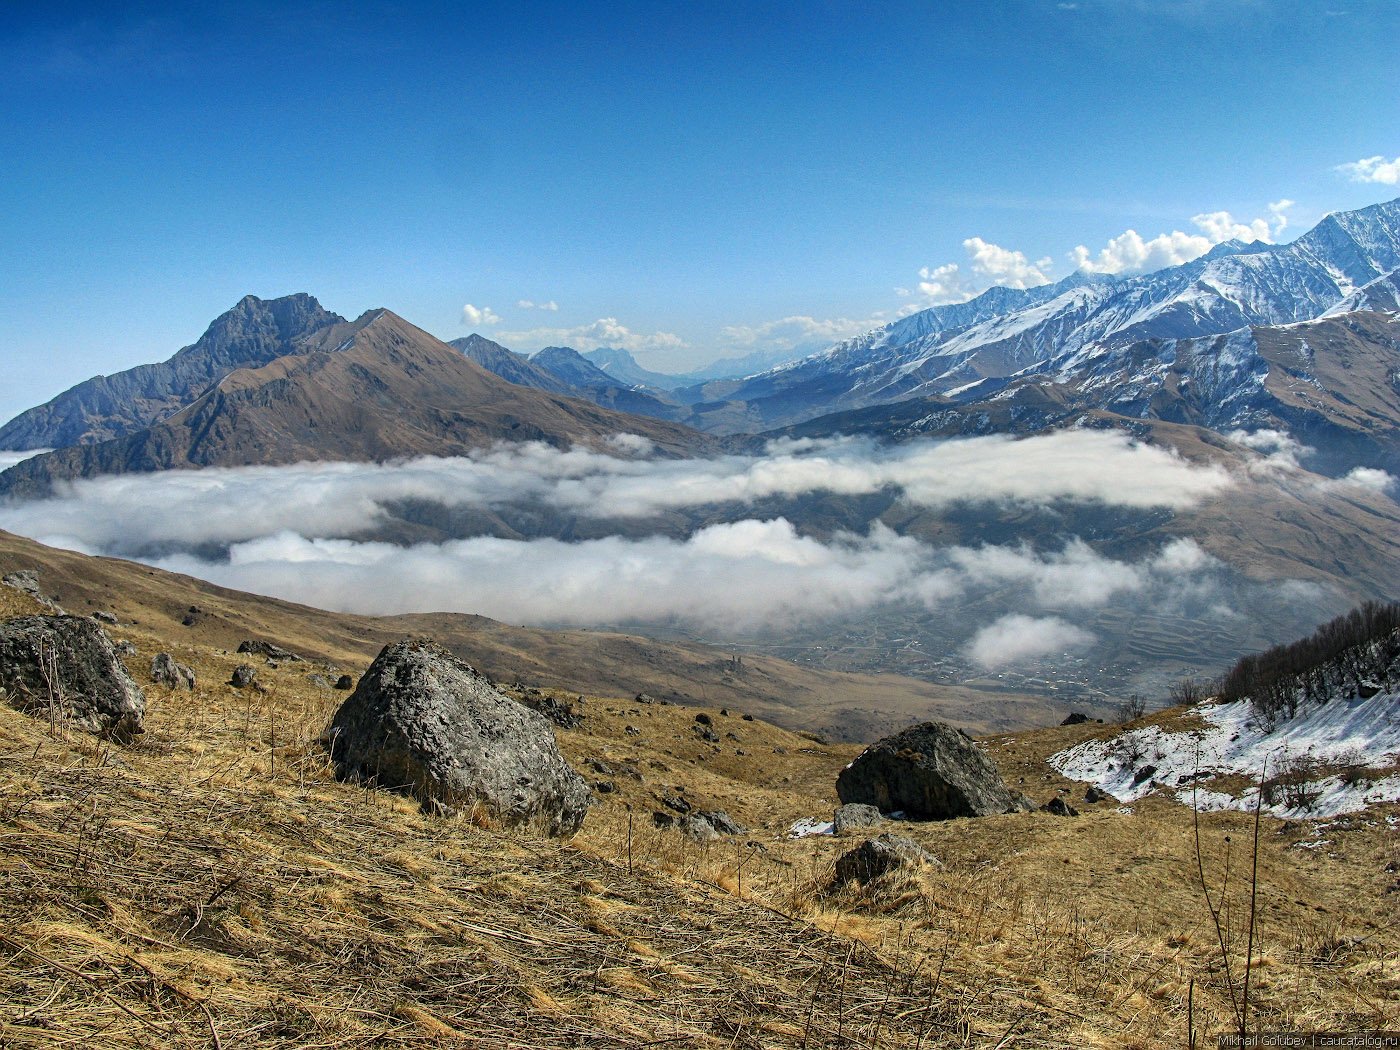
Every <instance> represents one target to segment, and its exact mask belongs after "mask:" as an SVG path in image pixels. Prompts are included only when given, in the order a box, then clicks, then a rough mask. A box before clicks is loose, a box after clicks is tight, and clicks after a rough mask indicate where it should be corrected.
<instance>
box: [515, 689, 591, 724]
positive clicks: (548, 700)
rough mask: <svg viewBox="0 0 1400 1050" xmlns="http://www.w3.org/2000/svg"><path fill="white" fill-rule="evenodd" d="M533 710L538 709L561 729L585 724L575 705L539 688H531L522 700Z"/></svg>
mask: <svg viewBox="0 0 1400 1050" xmlns="http://www.w3.org/2000/svg"><path fill="white" fill-rule="evenodd" d="M521 702H522V703H523V704H524V705H525V706H526V707H528V708H530V710H532V711H538V712H539V713H540V714H542V715H544V716H545V718H548V719H549V720H550V721H551V722H553V723H554V724H555V725H557V726H558V727H559V728H560V729H577V728H578V727H579V726H581V725H583V716H582V715H581V714H579V713H578V712H576V711H575V710H574V705H573V704H572V703H568V702H566V701H563V700H558V699H556V698H555V697H552V696H546V695H545V694H544V693H541V692H540V691H539V690H538V689H531V690H530V691H529V692H528V693H527V694H526V695H525V698H524V699H523V700H522V701H521Z"/></svg>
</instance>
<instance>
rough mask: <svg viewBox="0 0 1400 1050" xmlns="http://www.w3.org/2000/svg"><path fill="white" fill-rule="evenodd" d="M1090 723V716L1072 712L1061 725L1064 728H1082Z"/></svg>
mask: <svg viewBox="0 0 1400 1050" xmlns="http://www.w3.org/2000/svg"><path fill="white" fill-rule="evenodd" d="M1087 721H1089V716H1088V715H1086V714H1084V713H1083V712H1080V711H1071V712H1070V713H1069V715H1067V716H1066V718H1065V720H1064V721H1063V722H1061V723H1060V725H1062V726H1082V725H1083V724H1084V723H1085V722H1087Z"/></svg>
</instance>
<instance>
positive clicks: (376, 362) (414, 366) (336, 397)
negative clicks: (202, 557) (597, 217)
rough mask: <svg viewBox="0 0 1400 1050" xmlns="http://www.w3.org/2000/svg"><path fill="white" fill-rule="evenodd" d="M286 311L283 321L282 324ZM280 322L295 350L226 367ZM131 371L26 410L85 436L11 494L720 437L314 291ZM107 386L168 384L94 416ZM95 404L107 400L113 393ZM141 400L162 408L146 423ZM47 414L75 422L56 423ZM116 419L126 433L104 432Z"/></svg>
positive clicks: (703, 445)
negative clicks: (341, 307)
mask: <svg viewBox="0 0 1400 1050" xmlns="http://www.w3.org/2000/svg"><path fill="white" fill-rule="evenodd" d="M278 318H282V319H284V322H283V323H281V324H280V326H278V327H276V328H275V329H270V328H269V322H271V323H273V324H276V322H277V319H278ZM288 318H290V319H292V321H291V322H287V321H286V319H288ZM327 319H330V320H329V321H328V320H327ZM272 330H275V331H276V332H277V335H278V338H279V339H281V340H282V341H281V343H279V344H277V348H278V349H282V350H283V351H284V353H282V354H281V355H280V356H274V357H273V358H272V359H271V360H270V361H268V362H266V363H261V362H256V361H255V363H254V364H251V365H249V366H245V367H242V368H234V369H228V368H227V366H226V362H227V361H229V360H233V359H237V360H248V358H249V356H250V354H251V353H252V352H253V351H255V350H257V349H259V348H263V347H269V346H270V338H269V332H270V331H272ZM230 333H238V335H237V336H235V335H230ZM243 335H246V336H247V337H248V338H247V339H246V341H240V336H243ZM177 367H179V368H181V369H184V373H179V374H190V375H213V376H217V378H216V379H214V381H213V382H212V384H210V385H208V386H207V388H196V386H195V385H194V384H193V383H187V384H185V385H184V386H183V388H180V387H179V386H178V385H177V384H176V383H175V381H173V380H171V379H169V377H170V376H171V375H172V374H177V373H176V371H175V370H176V368H177ZM133 372H134V373H137V374H139V376H140V377H141V378H142V379H147V378H149V377H154V378H150V380H149V382H148V383H147V384H146V385H145V386H139V385H138V382H137V380H136V379H134V378H132V376H133V373H122V374H120V375H118V376H115V377H112V378H111V379H101V380H90V381H89V382H88V383H87V384H83V385H81V386H80V387H77V388H74V390H71V391H68V392H67V393H65V394H61V395H60V396H59V397H58V398H55V399H54V401H52V402H50V403H49V404H48V405H45V406H41V408H39V409H35V410H32V411H31V412H28V413H25V414H24V415H23V416H21V417H19V419H17V420H16V421H15V422H14V423H12V424H11V427H14V428H15V430H16V431H17V432H24V431H21V430H20V425H23V426H25V427H28V428H29V429H28V432H29V433H30V434H32V435H33V436H32V437H31V438H30V440H31V441H38V442H43V443H51V444H60V443H61V442H60V441H58V440H56V439H58V438H61V437H62V436H64V435H65V434H68V433H77V434H80V435H82V437H81V439H80V440H81V441H82V443H79V444H70V445H67V446H66V447H60V448H57V449H56V450H55V451H53V452H49V453H45V454H43V455H39V456H35V457H32V458H31V459H27V460H25V461H23V462H22V463H19V464H18V465H16V466H14V467H12V468H11V469H10V470H8V471H5V472H4V473H3V474H0V494H6V493H8V494H14V495H18V496H35V495H43V494H44V493H46V492H47V491H48V490H49V487H50V486H51V484H52V483H53V482H54V481H56V480H60V479H71V478H78V477H91V476H94V475H97V474H125V473H142V472H150V471H156V470H169V469H173V468H191V467H205V466H241V465H247V464H287V463H297V462H303V461H330V460H348V461H358V462H366V461H384V460H390V459H397V458H402V457H407V456H417V455H456V454H460V453H463V452H466V451H469V450H471V449H474V448H481V447H484V446H487V445H490V444H491V443H493V442H495V441H500V440H510V441H526V440H535V441H544V442H547V443H549V444H551V445H556V446H560V447H565V446H568V445H572V444H582V445H593V446H599V447H601V446H602V445H603V444H604V443H605V442H606V440H607V439H608V438H610V437H612V436H614V435H616V434H619V433H632V434H638V435H640V436H642V437H645V438H647V439H649V440H651V441H652V442H654V444H655V446H656V448H657V449H658V450H660V451H661V452H662V453H663V454H666V453H671V454H677V453H687V454H695V453H700V452H704V451H706V450H708V449H709V448H711V447H713V445H714V441H713V439H710V438H707V437H705V436H704V435H702V434H699V433H697V432H695V431H691V430H688V429H686V428H684V427H677V426H674V425H672V424H669V423H664V422H660V421H658V420H655V419H650V418H647V417H644V416H633V415H621V414H619V413H616V412H612V411H609V410H607V409H605V408H601V407H599V406H597V405H595V404H593V403H591V402H589V401H585V400H582V399H579V398H575V397H566V396H561V395H560V394H557V393H550V392H545V391H542V390H534V389H530V388H529V387H526V386H520V385H517V384H514V383H509V382H506V381H505V380H503V379H501V378H500V377H498V376H496V375H494V374H492V373H491V372H488V371H487V370H486V369H484V368H482V367H480V366H478V365H477V364H476V363H475V362H473V361H471V360H468V358H467V357H466V356H464V355H463V354H462V353H461V352H459V351H458V350H456V349H454V348H453V347H450V346H448V345H447V344H446V343H443V342H441V341H440V340H438V339H436V338H434V337H433V336H431V335H429V334H428V333H427V332H424V331H423V330H422V329H420V328H416V327H415V326H413V325H411V324H409V323H408V322H407V321H405V320H404V319H403V318H401V317H399V316H398V315H397V314H394V313H392V312H390V311H388V310H371V311H369V312H367V313H366V314H364V315H363V316H362V317H360V318H359V319H358V320H356V321H354V322H349V321H346V320H344V319H343V318H338V317H336V316H335V315H334V314H326V313H325V311H323V310H321V308H320V306H319V304H317V303H316V301H315V300H314V299H312V298H311V297H310V296H302V295H297V296H290V297H287V298H285V299H278V300H272V301H270V302H263V301H262V300H259V299H256V298H254V297H252V296H249V297H247V298H245V299H243V300H242V301H241V302H239V303H238V305H237V306H235V307H234V308H233V309H232V310H231V311H229V312H228V313H227V314H224V315H223V316H221V317H220V318H218V319H217V320H216V321H215V322H214V323H213V324H212V325H211V326H210V329H209V331H208V332H207V333H206V334H205V336H204V337H203V338H202V339H200V341H199V342H197V343H195V344H194V345H193V346H192V347H187V348H186V349H185V350H182V351H181V352H180V353H179V354H177V355H176V356H175V358H172V359H171V361H169V362H166V363H165V364H164V365H154V366H143V368H142V369H136V370H133ZM93 389H99V390H101V391H103V392H104V393H110V392H111V391H113V390H123V389H140V390H142V391H146V390H156V391H164V392H165V397H164V398H163V399H161V400H160V401H159V409H158V412H157V411H155V410H153V409H150V408H147V407H146V406H147V400H142V399H132V400H131V401H130V402H117V403H116V405H115V410H109V411H106V412H104V413H103V414H101V415H95V416H87V415H84V412H85V410H86V409H88V408H89V406H91V405H92V404H94V399H93V398H92V397H91V396H90V391H92V390H93ZM177 391H179V392H178V393H177ZM111 400H115V399H111ZM148 400H149V401H151V402H154V401H155V400H156V399H154V398H151V399H148ZM96 403H97V404H99V405H101V407H102V408H104V409H106V408H107V402H105V401H98V402H96ZM142 413H144V414H145V416H147V417H149V416H151V415H157V416H158V420H157V421H156V422H152V423H150V424H148V425H145V426H140V425H139V423H140V420H141V418H143V416H142ZM46 418H53V419H56V420H60V421H61V422H60V423H59V424H58V425H57V426H55V427H53V428H51V429H43V428H42V427H41V423H43V422H44V421H45V419H46ZM60 428H61V429H60ZM111 431H118V432H119V433H120V436H115V437H109V438H105V439H104V438H101V437H100V436H99V435H100V434H101V433H104V432H111Z"/></svg>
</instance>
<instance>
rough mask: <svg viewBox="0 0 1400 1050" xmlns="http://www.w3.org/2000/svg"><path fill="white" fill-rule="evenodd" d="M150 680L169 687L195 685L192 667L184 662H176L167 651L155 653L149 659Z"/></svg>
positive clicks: (191, 687) (191, 686)
mask: <svg viewBox="0 0 1400 1050" xmlns="http://www.w3.org/2000/svg"><path fill="white" fill-rule="evenodd" d="M151 681H152V682H155V683H156V684H157V685H163V686H166V687H167V688H169V689H179V688H181V687H184V688H185V689H193V688H194V687H195V676H194V671H193V669H191V668H189V667H186V666H185V665H184V664H177V663H176V662H175V660H174V658H173V657H172V656H171V655H170V654H169V653H156V655H155V657H154V658H153V659H152V660H151Z"/></svg>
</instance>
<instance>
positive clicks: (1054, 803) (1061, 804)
mask: <svg viewBox="0 0 1400 1050" xmlns="http://www.w3.org/2000/svg"><path fill="white" fill-rule="evenodd" d="M1040 811H1041V812H1042V813H1053V814H1055V816H1057V817H1077V816H1079V810H1077V809H1075V808H1074V807H1073V806H1071V805H1070V804H1069V803H1068V802H1066V801H1065V800H1064V799H1062V798H1060V796H1059V795H1056V796H1055V797H1054V798H1052V799H1051V800H1050V801H1049V802H1047V803H1045V805H1043V806H1041V807H1040Z"/></svg>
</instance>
